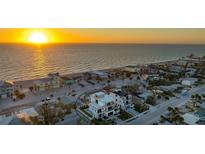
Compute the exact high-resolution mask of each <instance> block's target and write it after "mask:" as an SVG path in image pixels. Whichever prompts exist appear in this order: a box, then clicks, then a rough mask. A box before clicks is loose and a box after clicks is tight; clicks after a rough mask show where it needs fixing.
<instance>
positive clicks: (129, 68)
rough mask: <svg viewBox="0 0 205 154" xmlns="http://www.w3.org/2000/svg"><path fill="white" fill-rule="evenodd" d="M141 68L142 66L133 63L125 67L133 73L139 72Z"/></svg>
mask: <svg viewBox="0 0 205 154" xmlns="http://www.w3.org/2000/svg"><path fill="white" fill-rule="evenodd" d="M140 70H141V68H140V67H137V66H132V65H130V66H126V67H125V68H124V71H127V72H131V73H139V72H140Z"/></svg>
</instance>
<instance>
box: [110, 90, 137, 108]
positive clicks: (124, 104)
mask: <svg viewBox="0 0 205 154" xmlns="http://www.w3.org/2000/svg"><path fill="white" fill-rule="evenodd" d="M109 95H110V96H111V97H112V98H113V99H114V102H115V103H116V104H119V105H120V107H121V109H123V110H126V109H128V108H131V107H133V106H134V104H133V103H132V95H130V94H127V93H125V92H122V91H121V90H116V91H113V92H111V93H110V94H109Z"/></svg>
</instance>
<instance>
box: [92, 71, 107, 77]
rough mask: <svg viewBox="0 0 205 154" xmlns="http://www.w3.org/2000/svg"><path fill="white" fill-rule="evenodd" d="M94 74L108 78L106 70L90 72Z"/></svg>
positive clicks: (94, 75)
mask: <svg viewBox="0 0 205 154" xmlns="http://www.w3.org/2000/svg"><path fill="white" fill-rule="evenodd" d="M90 73H91V74H92V76H93V77H97V76H99V77H100V78H108V73H107V72H105V71H98V70H96V71H92V72H90Z"/></svg>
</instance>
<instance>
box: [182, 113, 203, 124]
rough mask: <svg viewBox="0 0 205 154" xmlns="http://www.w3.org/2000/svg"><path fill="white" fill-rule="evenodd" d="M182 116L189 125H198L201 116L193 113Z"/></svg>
mask: <svg viewBox="0 0 205 154" xmlns="http://www.w3.org/2000/svg"><path fill="white" fill-rule="evenodd" d="M182 117H183V118H184V122H185V123H186V124H188V125H196V124H197V121H199V120H200V118H199V117H197V116H195V115H193V114H191V113H185V114H184V115H182Z"/></svg>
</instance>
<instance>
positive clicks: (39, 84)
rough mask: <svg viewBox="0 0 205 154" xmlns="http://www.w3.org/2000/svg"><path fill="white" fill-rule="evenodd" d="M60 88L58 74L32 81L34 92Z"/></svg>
mask: <svg viewBox="0 0 205 154" xmlns="http://www.w3.org/2000/svg"><path fill="white" fill-rule="evenodd" d="M60 86H61V78H60V76H59V73H49V74H48V78H44V79H40V80H36V81H34V85H33V87H34V90H36V91H45V90H49V89H54V88H59V87H60Z"/></svg>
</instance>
